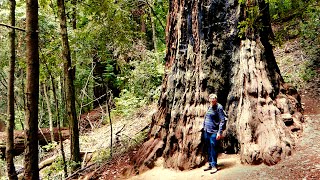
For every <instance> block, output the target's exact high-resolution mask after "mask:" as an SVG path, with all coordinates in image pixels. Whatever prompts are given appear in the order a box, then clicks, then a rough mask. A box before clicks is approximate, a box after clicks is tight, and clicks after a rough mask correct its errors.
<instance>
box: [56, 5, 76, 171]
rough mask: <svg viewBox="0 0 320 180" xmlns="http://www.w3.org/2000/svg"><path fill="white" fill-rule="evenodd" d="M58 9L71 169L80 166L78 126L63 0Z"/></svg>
mask: <svg viewBox="0 0 320 180" xmlns="http://www.w3.org/2000/svg"><path fill="white" fill-rule="evenodd" d="M57 3H58V9H59V15H60V28H61V36H62V55H63V59H64V74H65V78H64V85H65V90H66V103H67V108H66V109H67V116H68V120H69V124H70V134H71V146H70V148H71V159H72V161H74V162H75V163H76V165H75V167H73V170H75V169H77V168H79V167H81V165H80V163H81V159H80V146H79V127H78V119H77V115H76V107H75V90H74V85H73V79H74V72H73V70H74V69H73V67H72V63H71V55H70V48H69V42H68V33H67V24H66V14H65V6H64V0H58V1H57Z"/></svg>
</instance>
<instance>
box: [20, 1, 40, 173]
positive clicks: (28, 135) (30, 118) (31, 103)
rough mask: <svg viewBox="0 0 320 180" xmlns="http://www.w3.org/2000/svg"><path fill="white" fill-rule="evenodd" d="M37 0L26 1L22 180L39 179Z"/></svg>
mask: <svg viewBox="0 0 320 180" xmlns="http://www.w3.org/2000/svg"><path fill="white" fill-rule="evenodd" d="M38 33H39V29H38V0H27V1H26V57H27V58H26V60H27V84H26V109H25V113H26V115H25V156H24V178H25V179H39V166H38V159H39V155H38V152H39V151H38V101H39V50H38V47H39V40H38V37H39V34H38Z"/></svg>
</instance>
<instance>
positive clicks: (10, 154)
mask: <svg viewBox="0 0 320 180" xmlns="http://www.w3.org/2000/svg"><path fill="white" fill-rule="evenodd" d="M15 9H16V1H15V0H10V21H11V22H10V25H11V26H13V27H14V26H15V25H16V22H15ZM15 36H16V32H15V29H13V28H12V29H11V32H10V36H9V37H10V50H11V51H10V62H9V68H10V71H9V81H8V107H7V109H8V110H7V116H8V121H7V122H8V123H7V145H6V161H7V173H8V177H9V179H18V177H17V173H16V170H15V166H14V161H13V158H14V124H15V122H14V120H15V117H14V116H15V113H14V70H15V62H16V44H15Z"/></svg>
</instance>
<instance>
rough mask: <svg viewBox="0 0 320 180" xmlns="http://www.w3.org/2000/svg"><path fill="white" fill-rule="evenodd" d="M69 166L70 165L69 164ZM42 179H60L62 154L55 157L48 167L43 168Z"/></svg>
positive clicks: (61, 175)
mask: <svg viewBox="0 0 320 180" xmlns="http://www.w3.org/2000/svg"><path fill="white" fill-rule="evenodd" d="M69 167H70V165H69ZM42 173H43V178H44V179H48V180H49V179H50V180H51V179H61V178H62V177H63V160H62V156H59V157H57V158H56V159H55V160H54V162H53V163H52V164H51V166H49V167H48V168H45V169H44V170H43V172H42Z"/></svg>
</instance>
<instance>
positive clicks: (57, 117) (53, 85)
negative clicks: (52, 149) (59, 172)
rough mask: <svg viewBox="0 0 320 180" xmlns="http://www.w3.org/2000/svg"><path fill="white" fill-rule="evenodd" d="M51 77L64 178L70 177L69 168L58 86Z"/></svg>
mask: <svg viewBox="0 0 320 180" xmlns="http://www.w3.org/2000/svg"><path fill="white" fill-rule="evenodd" d="M50 77H51V78H50V79H51V84H52V91H53V98H54V104H55V109H56V111H55V117H56V122H57V126H58V130H59V142H60V151H61V155H62V163H63V171H64V178H67V177H68V170H67V164H66V156H65V153H64V147H63V140H62V134H61V125H60V120H59V118H60V114H59V106H58V100H57V93H56V88H55V83H54V79H53V77H52V75H51V73H50Z"/></svg>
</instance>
